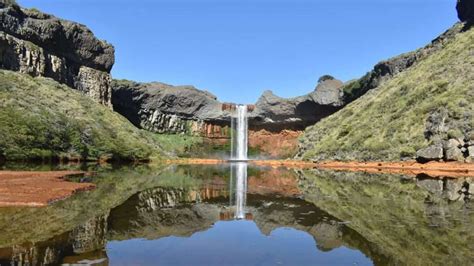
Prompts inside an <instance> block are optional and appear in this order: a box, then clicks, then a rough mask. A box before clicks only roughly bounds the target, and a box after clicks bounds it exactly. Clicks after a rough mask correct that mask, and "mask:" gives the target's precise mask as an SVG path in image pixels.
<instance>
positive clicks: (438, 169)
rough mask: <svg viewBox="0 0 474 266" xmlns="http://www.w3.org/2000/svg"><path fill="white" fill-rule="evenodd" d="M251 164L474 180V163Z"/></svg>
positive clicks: (188, 162)
mask: <svg viewBox="0 0 474 266" xmlns="http://www.w3.org/2000/svg"><path fill="white" fill-rule="evenodd" d="M231 162H232V161H230V160H221V159H202V158H189V159H174V160H173V159H170V160H166V163H168V164H183V165H216V164H226V163H231ZM247 163H249V164H251V165H257V166H269V167H286V168H291V169H327V170H338V171H349V172H367V173H386V174H407V175H412V176H413V175H414V176H417V175H426V176H427V177H433V178H440V177H451V178H460V177H474V163H459V162H429V163H424V164H422V163H418V162H416V161H406V162H356V161H350V162H341V161H324V162H308V161H296V160H249V161H247Z"/></svg>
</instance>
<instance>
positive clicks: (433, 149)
mask: <svg viewBox="0 0 474 266" xmlns="http://www.w3.org/2000/svg"><path fill="white" fill-rule="evenodd" d="M441 159H443V146H442V145H439V144H433V145H431V146H428V147H426V148H423V149H420V150H418V151H417V152H416V160H417V161H418V162H421V163H425V162H429V161H439V160H441Z"/></svg>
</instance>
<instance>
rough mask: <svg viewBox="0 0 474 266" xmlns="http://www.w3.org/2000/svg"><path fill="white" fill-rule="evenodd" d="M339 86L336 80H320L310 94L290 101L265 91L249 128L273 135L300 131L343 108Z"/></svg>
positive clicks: (340, 83)
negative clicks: (274, 133)
mask: <svg viewBox="0 0 474 266" xmlns="http://www.w3.org/2000/svg"><path fill="white" fill-rule="evenodd" d="M342 85H343V83H342V82H341V81H339V80H335V79H326V80H322V81H321V82H320V83H319V84H318V85H317V87H316V89H315V90H314V91H313V92H311V93H309V94H307V95H304V96H300V97H296V98H290V99H284V98H281V97H278V96H276V95H275V94H273V92H271V91H265V92H264V93H263V95H262V96H261V97H260V99H258V101H257V103H256V104H255V110H254V111H253V112H251V113H250V115H249V118H250V121H249V125H250V126H251V127H255V128H264V129H266V130H276V131H279V130H282V129H294V130H303V129H304V128H305V127H307V126H309V125H312V124H314V123H316V122H317V121H319V120H320V119H322V118H324V117H326V116H328V115H331V114H332V113H334V112H336V111H337V110H339V109H340V108H341V107H342V106H343V102H342V91H341V90H340V88H341V87H342Z"/></svg>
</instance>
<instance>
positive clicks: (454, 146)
mask: <svg viewBox="0 0 474 266" xmlns="http://www.w3.org/2000/svg"><path fill="white" fill-rule="evenodd" d="M460 147H462V145H461V143H460V142H459V141H458V140H456V139H450V140H448V141H445V142H444V145H443V148H444V153H445V154H444V159H445V160H446V161H464V154H463V152H462V151H461V148H460Z"/></svg>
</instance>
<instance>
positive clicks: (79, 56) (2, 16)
mask: <svg viewBox="0 0 474 266" xmlns="http://www.w3.org/2000/svg"><path fill="white" fill-rule="evenodd" d="M114 60H115V59H114V47H113V46H112V45H110V44H108V43H106V42H104V41H101V40H99V39H97V38H96V37H95V36H94V34H93V33H92V32H91V31H90V30H89V29H88V28H87V27H86V26H84V25H81V24H78V23H75V22H71V21H67V20H62V19H59V18H56V17H54V16H52V15H48V14H44V13H41V12H39V11H38V10H36V9H24V8H20V7H19V6H18V5H16V4H6V3H4V2H2V3H0V68H4V69H8V70H13V71H18V72H21V73H25V74H29V75H32V76H44V77H49V78H52V79H54V80H56V81H58V82H60V83H64V84H66V85H68V86H70V87H72V88H75V89H77V90H79V91H81V92H83V93H84V94H86V95H89V96H90V97H91V98H93V99H94V100H95V101H97V102H99V103H102V104H104V105H107V106H111V87H110V82H111V76H110V71H111V69H112V66H113V64H114Z"/></svg>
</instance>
